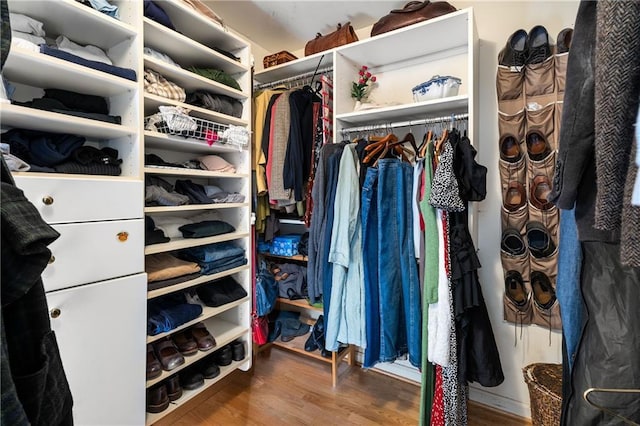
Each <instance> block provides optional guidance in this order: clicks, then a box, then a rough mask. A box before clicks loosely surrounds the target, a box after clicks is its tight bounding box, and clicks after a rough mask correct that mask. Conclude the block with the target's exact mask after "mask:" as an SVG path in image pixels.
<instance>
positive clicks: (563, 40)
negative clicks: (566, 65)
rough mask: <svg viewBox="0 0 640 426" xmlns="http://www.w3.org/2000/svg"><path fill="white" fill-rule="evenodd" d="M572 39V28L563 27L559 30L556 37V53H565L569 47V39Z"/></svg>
mask: <svg viewBox="0 0 640 426" xmlns="http://www.w3.org/2000/svg"><path fill="white" fill-rule="evenodd" d="M572 39H573V28H565V29H564V30H562V31H560V33H559V34H558V38H557V39H556V53H565V52H568V51H569V48H570V47H571V40H572Z"/></svg>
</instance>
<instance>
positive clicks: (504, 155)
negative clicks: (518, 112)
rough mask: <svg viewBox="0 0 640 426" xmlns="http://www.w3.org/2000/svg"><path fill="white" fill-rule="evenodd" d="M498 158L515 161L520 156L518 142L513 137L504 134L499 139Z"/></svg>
mask: <svg viewBox="0 0 640 426" xmlns="http://www.w3.org/2000/svg"><path fill="white" fill-rule="evenodd" d="M500 158H501V159H502V160H504V161H508V162H509V163H517V162H518V161H520V158H522V153H521V152H520V144H519V143H518V141H517V140H516V138H515V137H513V136H511V135H506V136H504V137H503V138H502V139H500Z"/></svg>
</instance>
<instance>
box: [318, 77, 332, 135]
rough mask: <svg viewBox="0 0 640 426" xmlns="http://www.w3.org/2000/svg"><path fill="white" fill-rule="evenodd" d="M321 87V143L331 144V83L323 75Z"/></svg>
mask: <svg viewBox="0 0 640 426" xmlns="http://www.w3.org/2000/svg"><path fill="white" fill-rule="evenodd" d="M320 83H321V84H322V87H321V89H320V94H321V95H322V137H323V143H332V142H333V81H332V80H331V78H330V77H329V76H327V75H326V74H323V75H322V76H321V77H320Z"/></svg>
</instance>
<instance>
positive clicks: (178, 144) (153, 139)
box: [144, 130, 248, 154]
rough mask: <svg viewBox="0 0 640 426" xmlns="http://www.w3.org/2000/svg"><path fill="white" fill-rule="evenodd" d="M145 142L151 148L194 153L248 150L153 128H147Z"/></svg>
mask: <svg viewBox="0 0 640 426" xmlns="http://www.w3.org/2000/svg"><path fill="white" fill-rule="evenodd" d="M144 142H145V146H147V147H150V148H157V149H164V150H167V151H177V152H192V153H194V154H195V153H198V154H220V153H225V152H246V150H247V149H246V148H244V149H242V150H240V149H238V147H235V146H232V145H227V144H223V143H218V142H216V143H214V144H213V145H209V144H208V143H207V142H206V141H203V140H198V139H191V138H185V137H182V136H177V135H169V134H166V133H159V132H154V131H151V130H145V132H144ZM247 148H248V147H247Z"/></svg>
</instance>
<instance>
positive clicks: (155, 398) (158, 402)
mask: <svg viewBox="0 0 640 426" xmlns="http://www.w3.org/2000/svg"><path fill="white" fill-rule="evenodd" d="M167 407H169V397H168V396H167V387H166V386H165V385H164V383H160V384H157V385H155V386H152V387H150V388H149V389H147V412H148V413H160V412H162V411H164V410H166V409H167Z"/></svg>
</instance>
